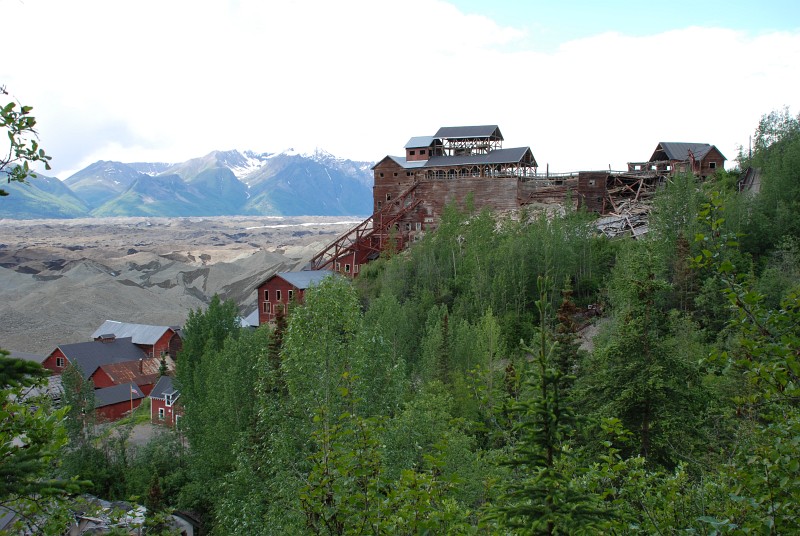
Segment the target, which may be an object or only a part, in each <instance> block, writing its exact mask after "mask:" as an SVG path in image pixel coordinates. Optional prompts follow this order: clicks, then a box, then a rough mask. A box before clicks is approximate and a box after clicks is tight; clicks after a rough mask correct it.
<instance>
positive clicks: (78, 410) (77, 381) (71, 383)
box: [61, 363, 95, 445]
mask: <svg viewBox="0 0 800 536" xmlns="http://www.w3.org/2000/svg"><path fill="white" fill-rule="evenodd" d="M83 376H84V375H83V372H82V371H81V367H80V365H78V364H77V363H75V364H73V363H69V364H68V365H67V368H65V369H64V371H63V372H62V373H61V393H62V394H61V400H62V403H63V405H64V406H65V407H66V408H67V415H66V420H65V426H66V429H67V433H68V434H69V438H70V441H71V443H72V444H73V445H76V444H81V443H85V442H87V441H89V440H90V439H91V438H92V437H94V425H95V412H94V410H95V400H94V383H93V382H92V381H91V380H87V379H85V378H84V377H83Z"/></svg>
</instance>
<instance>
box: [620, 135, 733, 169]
mask: <svg viewBox="0 0 800 536" xmlns="http://www.w3.org/2000/svg"><path fill="white" fill-rule="evenodd" d="M725 160H726V158H725V156H724V155H723V154H722V153H721V152H720V151H719V149H717V148H716V146H714V145H711V144H708V143H687V142H673V141H661V142H659V143H658V145H657V146H656V148H655V150H654V151H653V155H652V156H651V157H650V160H648V161H647V162H630V163H628V171H655V172H658V173H661V174H666V175H675V174H676V173H692V174H694V175H697V176H698V177H702V178H706V177H708V176H710V175H713V174H714V173H716V171H717V170H722V169H725Z"/></svg>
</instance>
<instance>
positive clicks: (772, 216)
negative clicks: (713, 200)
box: [743, 109, 800, 256]
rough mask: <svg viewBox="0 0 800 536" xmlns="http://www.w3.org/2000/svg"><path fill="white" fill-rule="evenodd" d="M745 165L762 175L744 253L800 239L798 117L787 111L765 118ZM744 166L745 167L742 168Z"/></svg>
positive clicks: (755, 253)
mask: <svg viewBox="0 0 800 536" xmlns="http://www.w3.org/2000/svg"><path fill="white" fill-rule="evenodd" d="M744 162H745V163H746V165H748V166H751V167H753V168H757V169H759V170H760V173H761V191H760V193H759V195H758V196H757V197H756V198H755V199H754V200H753V203H752V208H751V209H750V211H749V215H750V219H749V222H748V223H749V225H748V227H749V229H748V230H749V232H748V234H747V236H746V237H744V238H743V247H744V249H745V251H747V252H750V253H752V254H754V255H755V256H761V255H763V254H765V253H767V252H768V251H770V250H772V249H773V248H774V247H775V246H776V245H777V244H779V243H780V242H781V241H782V240H783V239H784V237H786V236H792V237H795V238H798V237H800V222H798V219H797V217H796V216H797V213H798V211H800V181H798V175H799V174H800V115H798V116H792V115H790V113H789V110H788V109H783V110H781V111H773V112H771V113H769V114H766V115H764V116H763V117H762V118H761V121H760V122H759V125H758V128H757V129H756V133H755V137H754V148H753V155H752V158H747V159H744ZM743 167H744V165H743Z"/></svg>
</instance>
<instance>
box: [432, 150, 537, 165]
mask: <svg viewBox="0 0 800 536" xmlns="http://www.w3.org/2000/svg"><path fill="white" fill-rule="evenodd" d="M520 162H527V163H529V164H531V165H533V166H536V165H537V164H536V159H535V158H533V153H532V152H531V149H530V147H513V148H510V149H496V150H494V151H489V152H488V153H487V154H470V155H457V156H432V157H430V158H429V159H428V160H426V161H425V166H424V167H426V168H429V167H444V166H471V165H487V164H489V165H491V164H518V163H520Z"/></svg>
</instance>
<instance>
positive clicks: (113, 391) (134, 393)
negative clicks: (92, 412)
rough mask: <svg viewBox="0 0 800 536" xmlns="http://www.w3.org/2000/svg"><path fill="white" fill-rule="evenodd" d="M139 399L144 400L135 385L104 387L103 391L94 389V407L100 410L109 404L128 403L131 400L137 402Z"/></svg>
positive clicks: (125, 384)
mask: <svg viewBox="0 0 800 536" xmlns="http://www.w3.org/2000/svg"><path fill="white" fill-rule="evenodd" d="M140 398H144V393H142V390H141V389H140V388H139V387H138V386H137V385H136V384H135V383H123V384H121V385H114V386H112V387H104V388H103V389H95V391H94V406H95V407H96V408H102V407H103V406H110V405H111V404H118V403H120V402H129V401H130V400H131V399H133V400H139V399H140Z"/></svg>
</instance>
